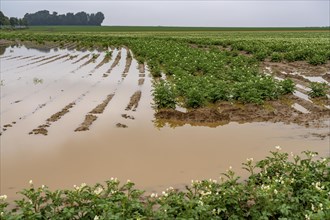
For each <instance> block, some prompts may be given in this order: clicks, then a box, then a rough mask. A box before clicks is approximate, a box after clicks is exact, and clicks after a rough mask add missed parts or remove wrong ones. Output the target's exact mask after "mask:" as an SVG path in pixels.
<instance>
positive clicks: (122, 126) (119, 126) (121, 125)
mask: <svg viewBox="0 0 330 220" xmlns="http://www.w3.org/2000/svg"><path fill="white" fill-rule="evenodd" d="M116 127H117V128H127V127H128V126H127V125H125V124H122V123H117V124H116Z"/></svg>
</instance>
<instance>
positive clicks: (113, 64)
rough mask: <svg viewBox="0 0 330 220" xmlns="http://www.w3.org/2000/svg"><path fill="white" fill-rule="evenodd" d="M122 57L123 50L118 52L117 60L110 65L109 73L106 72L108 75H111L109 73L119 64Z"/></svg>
mask: <svg viewBox="0 0 330 220" xmlns="http://www.w3.org/2000/svg"><path fill="white" fill-rule="evenodd" d="M120 59H121V51H119V52H118V54H117V56H116V58H115V60H114V61H113V63H112V64H111V66H110V69H108V70H107V74H106V75H107V76H108V75H109V73H111V71H112V70H113V68H115V67H116V66H117V65H118V64H119V61H120Z"/></svg>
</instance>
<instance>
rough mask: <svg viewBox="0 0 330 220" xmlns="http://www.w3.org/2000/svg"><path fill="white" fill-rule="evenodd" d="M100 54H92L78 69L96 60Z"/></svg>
mask: <svg viewBox="0 0 330 220" xmlns="http://www.w3.org/2000/svg"><path fill="white" fill-rule="evenodd" d="M99 56H100V54H96V55H95V56H92V57H91V58H90V59H89V60H87V61H86V62H85V63H83V64H82V65H80V66H79V67H78V68H77V70H79V69H81V68H83V67H84V66H87V65H88V64H90V63H92V62H95V60H96V59H97V58H98V57H99Z"/></svg>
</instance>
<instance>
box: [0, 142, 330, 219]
mask: <svg viewBox="0 0 330 220" xmlns="http://www.w3.org/2000/svg"><path fill="white" fill-rule="evenodd" d="M242 165H243V169H245V170H246V171H247V172H248V173H249V176H248V177H247V178H246V179H244V180H240V179H239V177H238V176H237V175H236V174H235V172H234V171H233V169H232V168H231V167H229V169H228V170H227V171H226V172H225V173H223V175H222V176H221V177H220V178H219V179H218V180H212V179H210V180H202V181H198V180H192V182H191V184H190V185H187V186H186V189H185V190H177V189H174V188H172V187H169V188H168V189H166V190H164V191H163V192H162V193H161V194H160V195H157V194H155V193H152V194H151V195H146V194H145V192H144V191H142V190H139V189H136V188H135V186H134V183H132V182H131V181H129V180H128V181H127V182H126V183H124V184H121V183H120V182H119V181H118V180H117V179H116V178H111V179H110V180H109V181H106V182H105V184H95V185H94V186H88V185H86V184H84V183H83V184H81V185H80V186H74V188H73V189H71V190H69V189H68V190H55V191H52V190H50V189H49V188H48V187H47V186H41V187H36V186H34V185H33V182H32V181H30V186H29V187H28V188H26V189H24V190H22V191H21V192H20V194H21V196H22V197H21V198H20V199H18V200H16V201H15V203H16V207H15V208H10V207H9V206H8V205H9V203H8V202H6V199H7V196H5V195H2V196H0V215H1V219H4V220H17V219H28V220H29V219H31V220H32V219H33V220H38V219H64V220H65V219H68V220H69V219H70V220H71V219H96V220H97V219H99V220H100V219H201V220H202V219H315V220H318V219H330V175H329V173H330V166H329V165H330V158H319V157H318V155H317V153H315V152H310V151H306V152H303V153H302V154H300V155H294V154H292V153H291V155H289V154H288V153H285V152H281V148H280V147H279V146H277V147H276V149H275V150H274V151H271V152H270V155H269V156H267V157H266V158H265V159H263V160H260V161H256V162H254V160H253V158H248V159H247V160H246V161H245V162H243V163H242Z"/></svg>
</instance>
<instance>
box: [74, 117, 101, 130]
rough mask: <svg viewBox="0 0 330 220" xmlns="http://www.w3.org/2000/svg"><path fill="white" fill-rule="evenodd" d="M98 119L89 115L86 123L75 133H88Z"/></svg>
mask: <svg viewBox="0 0 330 220" xmlns="http://www.w3.org/2000/svg"><path fill="white" fill-rule="evenodd" d="M96 119H97V116H95V115H92V114H88V115H86V116H85V121H84V122H83V123H82V124H81V125H80V126H79V127H78V128H76V130H74V131H87V130H89V127H90V126H91V125H92V124H93V122H94V121H95V120H96Z"/></svg>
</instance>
